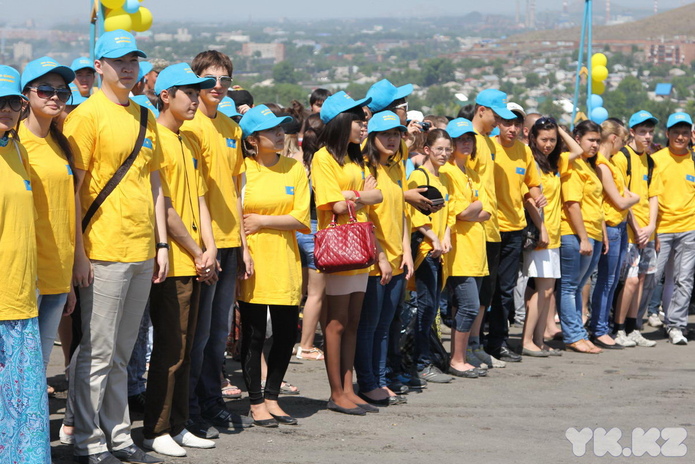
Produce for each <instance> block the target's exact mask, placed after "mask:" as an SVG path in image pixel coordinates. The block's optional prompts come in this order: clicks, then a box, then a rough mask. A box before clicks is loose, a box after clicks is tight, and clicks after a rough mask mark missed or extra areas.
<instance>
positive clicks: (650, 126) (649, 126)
mask: <svg viewBox="0 0 695 464" xmlns="http://www.w3.org/2000/svg"><path fill="white" fill-rule="evenodd" d="M640 127H646V128H647V129H654V128H655V127H656V123H655V122H654V120H653V119H647V120H646V121H643V122H641V123H639V124H635V125H634V126H632V127H631V128H630V129H633V130H637V129H638V128H640Z"/></svg>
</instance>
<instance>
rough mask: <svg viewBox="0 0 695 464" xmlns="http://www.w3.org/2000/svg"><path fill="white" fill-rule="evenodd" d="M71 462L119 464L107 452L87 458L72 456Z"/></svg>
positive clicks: (119, 463) (79, 463)
mask: <svg viewBox="0 0 695 464" xmlns="http://www.w3.org/2000/svg"><path fill="white" fill-rule="evenodd" d="M72 461H73V462H76V463H77V464H121V461H119V460H118V459H116V458H115V457H114V455H113V454H111V453H109V452H108V451H104V452H103V453H97V454H90V455H88V456H73V458H72ZM157 462H162V461H157Z"/></svg>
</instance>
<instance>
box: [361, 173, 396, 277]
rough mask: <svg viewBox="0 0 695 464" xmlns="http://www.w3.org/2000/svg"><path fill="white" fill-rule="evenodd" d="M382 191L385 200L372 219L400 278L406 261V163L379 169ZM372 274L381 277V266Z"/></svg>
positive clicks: (375, 208)
mask: <svg viewBox="0 0 695 464" xmlns="http://www.w3.org/2000/svg"><path fill="white" fill-rule="evenodd" d="M376 180H377V184H378V187H377V188H378V189H379V190H381V194H382V195H383V197H384V199H383V201H382V202H381V203H378V204H376V205H373V206H371V207H370V208H369V220H370V221H372V222H373V223H374V227H375V230H374V233H375V234H376V239H377V240H378V241H379V244H380V245H381V248H382V249H383V250H384V253H386V257H387V258H388V260H389V263H390V264H391V269H392V270H393V275H395V276H396V275H400V274H402V273H403V270H402V269H400V267H401V263H402V262H403V218H404V211H405V200H404V198H403V187H404V185H405V170H404V169H403V163H401V162H400V161H395V160H394V161H392V162H390V163H389V165H388V166H384V165H381V164H379V165H378V166H377V177H376ZM369 275H373V276H378V275H381V271H380V270H379V266H378V265H377V264H375V265H374V266H372V268H371V269H370V272H369Z"/></svg>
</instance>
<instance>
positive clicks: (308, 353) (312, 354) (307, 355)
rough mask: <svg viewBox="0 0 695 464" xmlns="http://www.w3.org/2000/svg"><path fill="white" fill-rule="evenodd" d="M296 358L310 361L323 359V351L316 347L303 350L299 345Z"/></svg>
mask: <svg viewBox="0 0 695 464" xmlns="http://www.w3.org/2000/svg"><path fill="white" fill-rule="evenodd" d="M297 359H307V360H310V361H323V359H324V355H323V351H321V350H320V349H318V348H312V349H310V350H305V349H303V348H302V347H301V346H300V347H298V348H297Z"/></svg>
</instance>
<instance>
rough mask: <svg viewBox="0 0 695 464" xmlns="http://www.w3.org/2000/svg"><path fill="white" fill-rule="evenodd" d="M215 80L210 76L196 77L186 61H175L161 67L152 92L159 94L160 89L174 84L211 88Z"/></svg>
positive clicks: (168, 87)
mask: <svg viewBox="0 0 695 464" xmlns="http://www.w3.org/2000/svg"><path fill="white" fill-rule="evenodd" d="M216 83H217V81H216V80H215V79H213V78H211V77H208V78H205V77H198V76H196V74H195V73H194V72H193V70H192V69H191V67H190V66H188V63H176V64H172V65H171V66H167V67H166V68H164V69H162V72H160V73H159V76H157V82H156V83H155V84H154V93H155V95H159V94H160V93H162V90H166V89H170V88H171V87H174V86H184V85H199V86H200V88H201V89H211V88H213V87H214V86H215V84H216Z"/></svg>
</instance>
